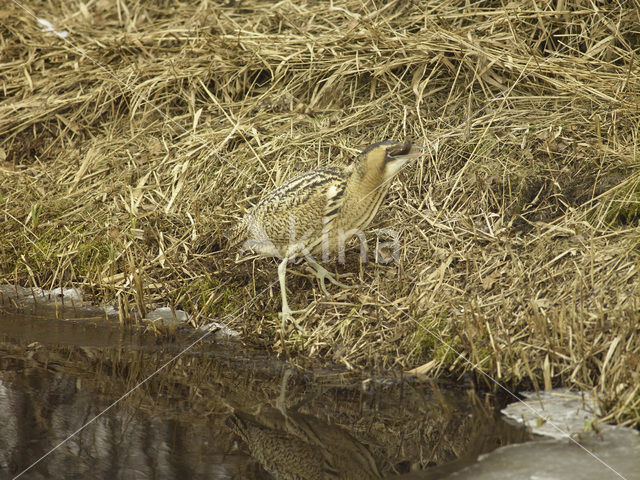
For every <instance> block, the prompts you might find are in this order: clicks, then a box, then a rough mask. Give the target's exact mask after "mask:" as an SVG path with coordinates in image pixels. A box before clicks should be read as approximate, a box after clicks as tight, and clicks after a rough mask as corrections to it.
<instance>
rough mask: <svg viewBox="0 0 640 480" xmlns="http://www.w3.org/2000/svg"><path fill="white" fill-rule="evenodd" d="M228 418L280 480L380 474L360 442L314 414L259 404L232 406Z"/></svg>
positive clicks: (345, 479)
mask: <svg viewBox="0 0 640 480" xmlns="http://www.w3.org/2000/svg"><path fill="white" fill-rule="evenodd" d="M226 424H227V426H229V427H230V428H231V429H232V430H233V431H234V432H235V433H237V434H238V435H239V436H240V437H241V438H242V439H243V440H244V441H245V443H246V444H247V446H248V447H249V450H250V452H251V455H252V456H253V457H254V458H255V459H256V460H258V461H259V462H260V463H261V464H262V466H263V467H264V468H265V470H267V471H268V472H269V473H271V474H272V475H274V477H275V478H277V479H279V480H294V479H296V480H320V479H326V480H329V479H331V480H367V479H377V478H382V477H381V475H380V472H379V471H378V468H377V466H376V462H375V460H374V459H373V456H372V455H371V453H370V452H369V450H368V449H367V448H366V447H365V446H364V445H362V444H361V443H360V442H358V441H357V440H356V439H355V438H353V437H352V436H351V435H350V434H349V433H348V432H347V431H346V430H344V429H342V428H341V427H338V426H336V425H329V424H327V423H323V422H322V421H321V420H320V419H318V418H316V417H314V416H312V415H305V414H302V413H298V412H291V411H287V412H285V413H282V412H281V410H279V409H277V408H273V407H262V408H261V409H260V411H259V412H258V413H256V414H255V415H251V414H248V413H244V412H235V413H233V414H232V415H230V416H229V417H228V418H227V421H226Z"/></svg>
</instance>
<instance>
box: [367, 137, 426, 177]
mask: <svg viewBox="0 0 640 480" xmlns="http://www.w3.org/2000/svg"><path fill="white" fill-rule="evenodd" d="M424 150H425V148H424V147H420V146H417V145H413V144H412V143H411V140H407V141H406V142H396V141H394V140H385V141H384V142H379V143H374V144H373V145H370V146H369V147H367V148H366V149H364V150H363V151H362V153H361V156H362V157H363V163H364V165H365V169H366V171H367V172H368V173H374V172H375V173H376V174H377V175H381V176H382V178H383V181H386V180H389V179H390V178H393V177H394V176H395V175H396V174H397V173H398V172H399V171H400V169H401V168H402V167H403V166H404V164H405V163H407V162H408V161H409V160H413V159H414V158H418V157H419V156H420V155H422V154H423V153H424Z"/></svg>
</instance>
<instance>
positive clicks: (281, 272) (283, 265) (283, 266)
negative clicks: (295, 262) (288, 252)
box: [278, 257, 293, 332]
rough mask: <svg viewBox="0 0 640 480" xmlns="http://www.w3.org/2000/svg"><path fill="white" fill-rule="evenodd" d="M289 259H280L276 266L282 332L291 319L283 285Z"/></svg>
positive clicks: (285, 288)
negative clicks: (278, 281)
mask: <svg viewBox="0 0 640 480" xmlns="http://www.w3.org/2000/svg"><path fill="white" fill-rule="evenodd" d="M288 261H289V259H288V258H287V257H285V258H283V259H282V262H280V265H278V279H279V280H280V294H281V295H282V315H281V316H282V331H283V332H284V328H285V325H286V323H287V320H289V319H290V318H293V317H292V316H291V309H290V308H289V303H288V302H287V285H286V283H285V279H286V275H287V262H288Z"/></svg>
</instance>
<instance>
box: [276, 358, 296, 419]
mask: <svg viewBox="0 0 640 480" xmlns="http://www.w3.org/2000/svg"><path fill="white" fill-rule="evenodd" d="M292 374H293V369H292V368H291V367H288V368H287V369H286V370H285V371H284V374H283V375H282V383H281V385H280V396H279V397H278V401H277V402H276V408H277V409H278V410H280V412H281V413H282V415H284V416H285V417H286V416H287V403H286V401H285V400H286V396H287V382H288V381H289V377H291V375H292Z"/></svg>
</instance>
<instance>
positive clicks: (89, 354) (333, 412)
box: [0, 310, 525, 479]
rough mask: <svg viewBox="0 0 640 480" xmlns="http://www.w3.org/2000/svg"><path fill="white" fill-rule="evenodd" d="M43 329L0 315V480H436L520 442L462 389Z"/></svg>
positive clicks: (183, 339)
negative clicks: (403, 479) (399, 478)
mask: <svg viewBox="0 0 640 480" xmlns="http://www.w3.org/2000/svg"><path fill="white" fill-rule="evenodd" d="M73 316H75V317H80V318H76V319H70V318H69V317H73ZM55 317H56V315H51V313H38V312H33V311H30V312H29V313H24V312H23V313H20V314H16V313H12V314H8V313H7V312H4V313H2V311H1V310H0V477H2V478H14V477H16V476H18V475H20V476H19V477H18V478H25V479H26V478H114V479H129V478H132V479H133V478H135V479H147V478H149V479H150V478H181V479H189V478H193V479H200V478H202V479H205V478H207V479H242V478H246V479H254V478H255V479H261V478H274V476H272V475H271V474H270V473H268V472H267V471H266V470H265V468H266V469H267V470H268V471H270V472H272V473H274V474H275V475H276V477H275V478H310V479H315V478H386V477H390V476H394V475H399V474H404V473H407V472H409V471H415V470H424V469H427V470H426V471H424V472H421V473H419V474H417V473H414V474H413V475H412V476H411V478H441V477H442V476H443V475H444V473H443V472H445V471H452V470H455V469H457V468H460V467H461V466H463V465H466V464H468V463H470V462H473V460H474V459H475V457H476V456H477V455H478V454H479V453H481V452H485V451H489V450H492V449H494V448H496V447H497V446H499V445H501V444H505V443H509V442H512V441H521V440H523V439H524V437H525V434H524V433H522V432H520V431H519V430H516V429H515V428H513V427H510V426H508V425H506V424H504V423H503V422H502V420H500V419H499V418H497V417H496V415H494V413H493V410H492V407H491V406H490V402H489V401H487V398H485V397H484V396H482V395H480V396H479V395H477V394H475V393H474V392H473V391H472V390H469V388H465V387H464V386H457V385H455V384H446V383H439V384H435V383H428V382H418V381H416V380H411V379H407V378H404V379H403V378H399V377H392V376H390V377H384V378H383V377H373V378H366V377H362V376H355V375H353V374H350V373H348V372H345V371H343V370H340V369H338V368H331V367H326V366H323V367H322V368H319V367H315V368H311V367H305V368H299V367H298V368H292V367H291V366H290V364H289V363H287V362H286V361H284V360H280V359H277V358H274V357H273V356H270V355H268V354H266V353H264V352H254V351H250V350H248V349H246V348H244V347H242V345H240V344H235V345H225V344H220V343H215V342H213V341H210V340H209V339H205V340H204V341H202V342H200V343H198V344H197V345H195V346H194V347H193V348H191V349H190V350H189V351H188V352H186V353H184V354H182V355H181V356H179V358H177V359H175V358H174V357H176V356H177V355H179V354H180V353H181V352H182V351H183V350H184V348H185V346H187V345H189V344H191V343H192V342H193V340H194V339H195V338H197V336H195V337H194V336H193V335H194V334H193V332H190V333H185V334H184V335H180V334H178V335H177V339H174V340H172V339H166V338H158V337H155V336H153V335H151V334H149V333H143V332H142V329H137V330H135V329H124V328H122V327H120V325H118V324H117V323H116V322H113V321H110V320H107V319H105V318H104V314H100V313H96V312H92V311H90V310H86V311H77V310H76V311H74V312H73V313H72V314H71V313H69V312H66V313H65V312H63V313H62V314H61V312H60V311H59V310H58V312H57V317H58V318H57V319H56V318H55ZM63 318H66V319H63ZM196 335H202V334H201V333H199V334H196ZM159 369H160V371H159V372H158V373H156V372H157V371H158V370H159ZM285 372H286V376H287V377H290V378H288V383H287V385H288V386H287V388H286V389H285V390H283V388H282V384H283V382H282V378H283V375H285ZM279 398H283V399H284V403H282V402H281V403H280V404H278V399H279ZM276 406H280V407H281V408H280V409H277V408H274V407H276ZM451 462H453V463H451ZM318 466H319V467H318ZM438 466H439V467H438ZM432 467H436V468H435V469H432ZM429 472H430V473H429ZM295 475H298V477H296V476H295Z"/></svg>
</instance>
